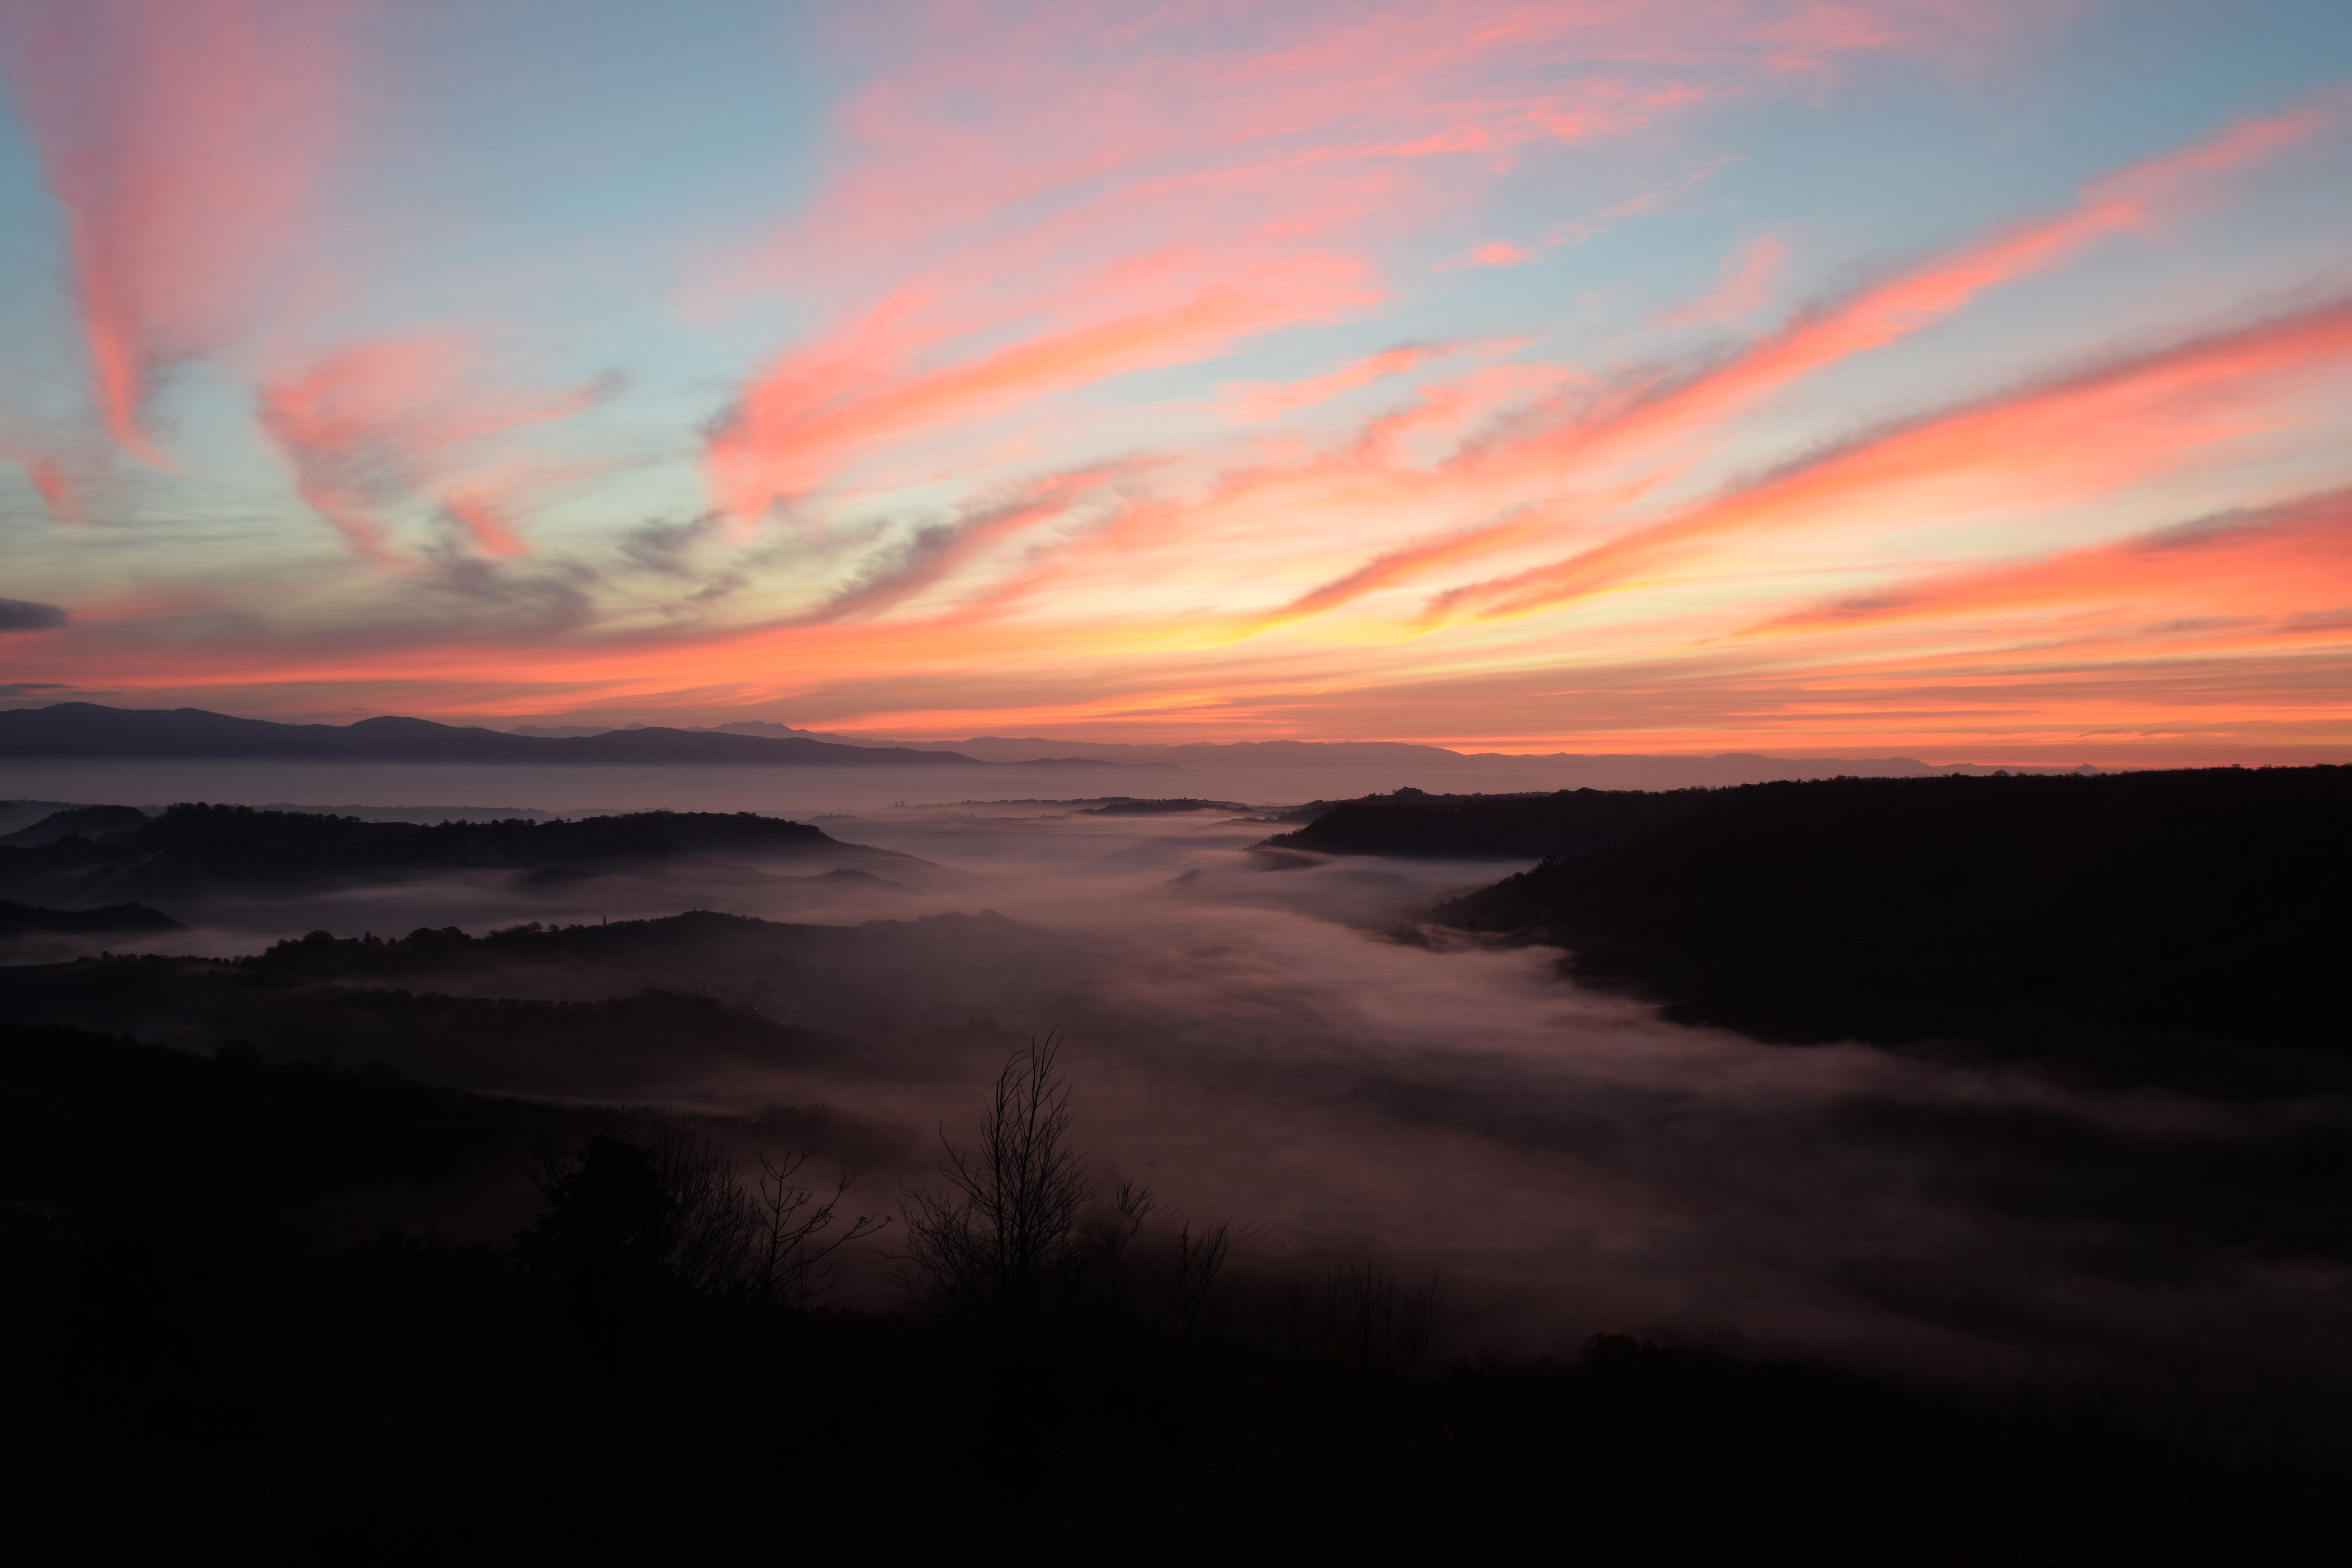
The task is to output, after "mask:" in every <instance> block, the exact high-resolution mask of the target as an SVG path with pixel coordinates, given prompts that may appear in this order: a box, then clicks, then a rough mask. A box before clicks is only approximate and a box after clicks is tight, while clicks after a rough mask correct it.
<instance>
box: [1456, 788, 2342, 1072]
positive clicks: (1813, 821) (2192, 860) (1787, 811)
mask: <svg viewBox="0 0 2352 1568" xmlns="http://www.w3.org/2000/svg"><path fill="white" fill-rule="evenodd" d="M1697 800H1698V802H1699V805H1700V808H1699V809H1696V810H1693V811H1689V812H1687V813H1686V814H1685V815H1682V816H1679V818H1678V819H1676V820H1672V821H1669V822H1668V823H1666V824H1665V825H1664V826H1659V827H1657V828H1655V829H1654V830H1653V831H1651V832H1649V833H1647V834H1644V835H1643V836H1641V837H1634V838H1631V839H1628V840H1625V841H1622V842H1620V843H1618V844H1616V845H1614V846H1611V847H1602V848H1600V849H1597V850H1595V851H1593V852H1591V853H1589V854H1585V855H1581V856H1571V857H1563V858H1555V859H1551V860H1548V861H1546V862H1545V863H1544V864H1542V865H1539V866H1538V867H1537V868H1535V869H1533V870H1531V871H1528V872H1525V873H1522V874H1521V875H1518V876H1516V877H1512V878H1509V879H1506V880H1504V881H1502V882H1499V883H1497V884H1496V885H1494V886H1493V887H1490V888H1486V889H1482V890H1480V891H1478V892H1476V893H1473V894H1470V895H1468V896H1466V897H1464V898H1461V899H1458V900H1454V901H1453V902H1451V903H1449V904H1446V905H1444V906H1442V907H1441V908H1440V909H1439V910H1437V911H1436V918H1437V919H1438V920H1440V921H1444V922H1446V923H1450V924H1454V925H1458V926H1463V927H1466V928H1469V929H1472V930H1479V931H1507V932H1518V933H1524V934H1528V935H1536V936H1540V937H1542V938H1544V939H1545V940H1549V941H1555V942H1560V943H1561V944H1563V945H1565V946H1567V947H1568V948H1569V949H1570V952H1571V954H1572V958H1571V963H1572V964H1573V967H1574V970H1575V973H1577V974H1578V975H1579V976H1580V977H1582V978H1585V979H1587V980H1591V981H1594V982H1599V983H1603V984H1623V985H1630V986H1633V987H1635V988H1637V989H1639V990H1640V991H1641V992H1643V994H1648V995H1652V996H1654V997H1656V998H1658V999H1659V1000H1661V1001H1663V1002H1664V1003H1665V1004H1666V1005H1667V1007H1668V1011H1669V1013H1670V1014H1671V1015H1672V1016H1675V1017H1676V1018H1678V1019H1682V1020H1685V1021H1687V1022H1692V1023H1706V1024H1718V1025H1725V1026H1730V1027H1734V1028H1738V1029H1741V1030H1745V1031H1747V1032H1749V1033H1751V1034H1755V1035H1758V1036H1759V1037H1764V1038H1768V1039H1773V1040H1781V1041H1790V1042H1811V1041H1832V1040H1840V1039H1859V1040H1863V1041H1866V1042H1870V1043H1874V1044H1880V1045H1888V1046H1900V1045H1911V1044H1917V1043H1923V1042H1936V1041H1962V1042H1969V1043H1974V1044H1978V1045H1988V1046H1992V1047H2000V1048H2005V1049H2011V1050H2015V1051H2019V1052H2023V1053H2026V1054H2031V1055H2034V1056H2038V1057H2044V1058H2049V1059H2052V1060H2061V1061H2071V1062H2073V1063H2074V1064H2076V1065H2077V1066H2079V1067H2081V1068H2084V1069H2085V1070H2094V1071H2115V1072H2119V1073H2122V1074H2125V1075H2126V1076H2134V1077H2152V1078H2156V1079H2169V1080H2175V1081H2179V1082H2181V1083H2183V1084H2187V1085H2194V1086H2198V1087H2204V1088H2215V1089H2218V1088H2221V1087H2223V1086H2224V1085H2226V1084H2231V1083H2234V1084H2237V1085H2239V1086H2240V1087H2242V1089H2244V1090H2246V1091H2247V1092H2258V1091H2262V1090H2263V1089H2265V1088H2266V1087H2267V1088H2276V1089H2300V1088H2309V1087H2316V1086H2317V1085H2319V1084H2322V1083H2326V1084H2335V1083H2340V1082H2352V1078H2347V1076H2346V1075H2347V1072H2352V1050H2347V1047H2352V1027H2347V1017H2346V1013H2345V998H2344V993H2343V987H2342V974H2343V965H2344V952H2345V944H2346V938H2347V934H2348V933H2352V921H2347V901H2346V892H2345V889H2346V888H2347V886H2352V768H2345V767H2309V768H2265V769H2259V770H2246V769H2238V768H2215V769H2200V770H2186V771H2179V772H2169V773H2119V774H2110V775H2103V776H2097V777H2077V776H2070V775H2061V776H2055V777H1999V776H1996V777H1990V778H1983V777H1979V778H1968V777H1955V778H1939V779H1829V780H1821V781H1815V782H1809V783H1791V784H1748V785H1742V786H1740V787H1738V788H1735V789H1727V790H1718V791H1714V792H1710V793H1708V794H1706V795H1703V796H1699V797H1697Z"/></svg>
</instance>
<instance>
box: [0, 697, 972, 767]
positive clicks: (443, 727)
mask: <svg viewBox="0 0 2352 1568" xmlns="http://www.w3.org/2000/svg"><path fill="white" fill-rule="evenodd" d="M34 757H137V758H142V759H152V760H190V759H195V758H209V759H217V758H237V759H250V760H261V759H267V760H272V761H285V762H367V763H541V764H545V763H584V764H596V763H638V764H645V763H697V764H706V765H707V764H712V763H717V764H721V765H729V764H732V765H751V766H766V767H858V768H877V767H885V768H887V767H915V768H935V767H956V766H963V767H982V766H986V765H987V764H985V763H982V762H981V761H980V759H978V758H976V757H968V756H965V755H963V754H961V752H937V751H914V750H909V749H907V748H904V747H897V746H848V745H841V744H838V743H835V742H829V741H815V740H809V739H806V738H804V737H801V736H789V737H784V738H774V737H769V736H763V735H733V734H727V733H724V732H722V731H712V730H671V729H645V730H613V731H606V732H605V733H604V734H601V735H575V736H569V737H565V738H563V739H556V740H551V739H548V738H545V737H542V736H536V735H513V734H507V733H505V732H503V731H497V730H484V729H478V728H471V727H466V726H460V725H455V724H436V723H435V722H433V721H431V720H429V719H403V718H396V717H386V718H382V719H362V720H361V721H359V722H357V723H355V724H278V723H273V722H271V721H268V720H266V719H239V718H236V717H233V716H231V715H229V714H226V713H212V712H207V711H206V710H204V709H201V708H172V709H160V708H107V707H102V706H100V704H98V703H95V702H57V703H52V704H50V705H49V706H48V707H46V708H19V709H15V710H7V711H0V758H34Z"/></svg>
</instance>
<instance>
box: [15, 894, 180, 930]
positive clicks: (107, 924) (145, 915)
mask: <svg viewBox="0 0 2352 1568" xmlns="http://www.w3.org/2000/svg"><path fill="white" fill-rule="evenodd" d="M186 929H187V928H186V927H185V926H184V925H182V924H181V923H180V922H179V921H175V920H173V918H172V917H171V916H169V915H167V914H165V913H163V911H162V910H151V909H149V908H148V907H147V906H146V905H144V904H109V905H107V906H106V907H105V908H103V909H96V910H45V909H41V908H39V907H38V906H37V905H33V904H19V903H14V902H11V901H9V900H0V937H9V936H28V935H54V936H114V935H123V936H146V935H152V934H153V933H155V932H157V931H185V930H186Z"/></svg>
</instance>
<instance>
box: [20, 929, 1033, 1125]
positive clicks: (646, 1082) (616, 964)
mask: <svg viewBox="0 0 2352 1568" xmlns="http://www.w3.org/2000/svg"><path fill="white" fill-rule="evenodd" d="M1040 934H1041V933H1039V932H1038V931H1036V930H1035V929H1034V928H1033V927H1028V926H1024V925H1022V924H1021V923H1020V922H1017V921H1010V920H1006V919H1004V918H1003V917H1002V916H998V915H988V914H981V915H931V916H925V917H921V918H919V919H917V920H912V921H868V922H866V923H865V924H863V925H859V926H822V925H798V924H788V923H782V922H778V921H761V920H754V919H751V918H749V917H746V916H740V915H726V914H719V913H715V912H711V911H707V910H706V911H698V912H694V913H689V914H683V915H674V916H669V917H667V918H664V919H661V920H650V921H614V922H613V923H611V924H609V925H604V924H598V925H578V924H575V925H558V926H544V925H541V924H540V923H538V922H535V921H534V922H530V923H526V924H522V925H517V926H511V927H508V928H505V929H502V930H499V931H491V932H488V933H487V934H485V935H482V936H479V937H475V936H469V935H468V934H467V933H466V932H465V931H459V930H457V929H455V928H449V927H426V928H419V929H417V930H415V931H411V932H409V933H408V934H407V935H406V936H403V937H397V938H384V937H377V936H373V935H370V936H361V937H343V938H336V937H333V936H331V935H329V934H328V933H327V932H325V931H314V932H312V933H311V934H310V936H308V937H305V938H301V939H299V940H289V941H285V942H277V943H275V944H273V945H272V946H270V947H269V948H268V949H267V950H265V951H264V952H259V953H255V954H250V955H247V956H245V957H240V958H234V959H207V958H189V957H166V956H162V955H155V954H120V953H118V954H113V955H110V956H100V957H86V958H79V959H76V960H73V961H71V962H69V963H47V964H20V965H14V966H0V1021H8V1022H16V1023H44V1022H53V1023H63V1024H73V1025H78V1026H83V1027H88V1028H93V1029H97V1030H100V1031H103V1032H107V1033H123V1034H135V1035H137V1036H139V1037H142V1038H146V1039H152V1040H161V1041H163V1042H166V1043H170V1044H173V1045H177V1046H180V1047H184V1048H188V1049H208V1048H210V1047H211V1046H212V1045H213V1044H215V1043H217V1042H218V1041H220V1040H223V1039H227V1038H232V1037H234V1038H242V1039H246V1040H247V1041H250V1042H251V1043H252V1044H254V1045H255V1046H257V1047H260V1049H261V1050H262V1052H263V1054H264V1055H266V1056H268V1057H269V1058H273V1059H281V1060H282V1059H287V1058H320V1057H326V1058H332V1059H334V1060H336V1061H339V1062H341V1063H343V1064H345V1065H357V1064H358V1063H360V1062H363V1061H366V1060H369V1059H381V1060H384V1061H388V1062H391V1063H393V1064H394V1065H395V1066H397V1067H399V1068H401V1070H403V1071H404V1072H407V1073H409V1074H411V1075H413V1076H417V1077H422V1078H426V1079H431V1080H432V1081H434V1082H436V1083H454V1084H458V1085H461V1086H466V1087H471V1088H500V1089H504V1088H523V1087H530V1088H536V1089H542V1090H544V1089H550V1087H551V1086H560V1087H561V1088H562V1089H565V1090H567V1091H569V1092H572V1093H576V1094H583V1095H592V1096H624V1097H625V1096H629V1095H632V1094H640V1093H643V1094H652V1093H656V1092H657V1091H658V1086H660V1085H662V1084H669V1085H673V1086H675V1085H676V1084H677V1083H679V1082H681V1081H685V1080H687V1079H691V1078H692V1077H694V1076H696V1075H698V1074H708V1075H712V1076H717V1075H719V1074H722V1073H725V1072H740V1071H741V1070H742V1069H745V1068H756V1067H759V1066H762V1065H768V1066H775V1065H785V1064H791V1065H812V1064H814V1065H822V1064H824V1063H827V1062H835V1061H841V1060H844V1059H845V1058H847V1057H848V1056H850V1055H851V1054H853V1053H856V1052H865V1053H867V1056H868V1057H869V1058H871V1057H872V1054H873V1053H876V1052H886V1053H887V1052H888V1051H892V1050H895V1049H898V1048H901V1047H903V1046H904V1045H905V1044H906V1043H907V1042H908V1040H909V1039H910V1038H916V1039H919V1037H920V1036H921V1035H922V1034H923V1032H924V1031H925V1030H927V1029H929V1028H931V1027H933V1026H935V1020H934V1018H933V1015H934V1013H935V1012H936V1010H937V1009H936V1006H935V1005H934V1004H935V999H936V998H939V997H941V996H945V995H954V996H960V997H965V998H968V999H969V1001H970V1002H971V1005H970V1006H969V1007H968V1008H966V1009H965V1011H964V1012H963V1013H951V1014H950V1016H969V1015H971V1014H987V1013H990V1012H992V1010H993V1009H994V1004H993V1003H992V1000H991V995H992V984H993V983H994V982H995V980H996V979H997V978H998V977H999V976H1001V974H1002V973H1003V972H1006V971H1008V970H1013V969H1024V972H1025V971H1026V970H1028V969H1034V967H1035V965H1036V964H1037V963H1038V962H1039V961H1038V960H1037V958H1036V956H1035V953H1034V951H1033V945H1032V944H1033V943H1034V939H1035V938H1037V937H1038V936H1039V935H1040ZM910 973H914V974H919V975H921V976H922V978H923V982H924V984H923V986H922V987H920V988H912V987H909V985H908V983H907V977H908V974H910ZM894 1042H895V1043H894Z"/></svg>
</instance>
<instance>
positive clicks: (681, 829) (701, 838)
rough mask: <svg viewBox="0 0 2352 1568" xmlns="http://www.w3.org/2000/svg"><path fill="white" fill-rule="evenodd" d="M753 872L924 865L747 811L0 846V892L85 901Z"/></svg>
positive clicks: (224, 831) (164, 827)
mask: <svg viewBox="0 0 2352 1568" xmlns="http://www.w3.org/2000/svg"><path fill="white" fill-rule="evenodd" d="M707 862H719V863H742V862H761V863H768V864H787V865H793V866H795V867H800V866H806V867H808V868H818V867H823V868H835V869H864V870H874V871H880V872H897V873H898V874H901V875H922V874H924V873H926V872H927V871H936V870H937V868H932V867H930V866H929V863H928V862H926V861H923V860H919V859H918V858H915V857H913V856H909V855H901V854H898V853H897V852H896V851H893V850H887V849H874V848H869V847H866V846H863V845H856V844H845V843H843V842H841V841H840V840H839V839H836V838H834V837H831V836H830V835H828V834H826V833H825V832H824V830H823V829H822V828H818V827H814V826H810V825H809V824H806V823H801V822H789V821H785V820H783V819H782V818H778V817H769V816H754V815H753V814H751V813H750V812H740V813H719V812H673V811H647V812H636V813H630V814H625V815H619V816H592V817H586V818H583V819H581V820H577V821H562V820H557V821H547V822H540V821H534V820H532V819H530V818H528V817H517V818H513V819H511V820H507V821H498V822H441V823H434V824H422V823H413V822H372V821H366V820H362V818H359V817H356V816H331V815H324V814H320V813H312V812H295V811H257V810H255V809H254V808H252V807H251V806H243V805H203V804H197V805H175V806H173V807H172V808H171V809H169V810H167V811H165V812H163V814H162V815H161V816H154V817H149V816H146V815H145V814H144V813H142V812H139V811H136V810H134V809H132V808H130V807H125V806H83V807H77V808H74V809H73V810H70V811H61V812H58V813H57V814H55V815H54V816H50V817H47V818H44V819H43V820H41V821H39V822H37V823H34V824H33V825H31V826H28V827H26V828H23V829H21V830H19V831H18V832H16V833H14V834H11V835H8V836H7V837H5V838H0V895H12V894H13V895H16V896H19V897H23V898H27V899H32V900H41V901H43V902H48V903H58V904H65V905H88V904H93V903H100V902H108V903H111V902H116V901H120V900H129V899H136V900H157V901H162V902H168V901H170V900H175V899H202V898H205V897H208V896H210V895H212V894H215V893H218V892H223V891H228V890H236V891H257V892H268V893H283V894H300V893H307V892H315V891H320V890H322V889H329V888H335V887H343V886H358V885H366V884H372V883H384V882H396V881H401V880H404V879H416V878H424V877H431V876H437V875H445V874H447V873H450V872H456V871H477V870H488V869H510V870H515V871H523V872H529V871H548V870H555V869H570V870H585V871H589V872H598V873H611V872H623V873H635V874H645V873H647V872H660V871H664V870H687V869H700V868H701V866H702V864H703V863H707Z"/></svg>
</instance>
